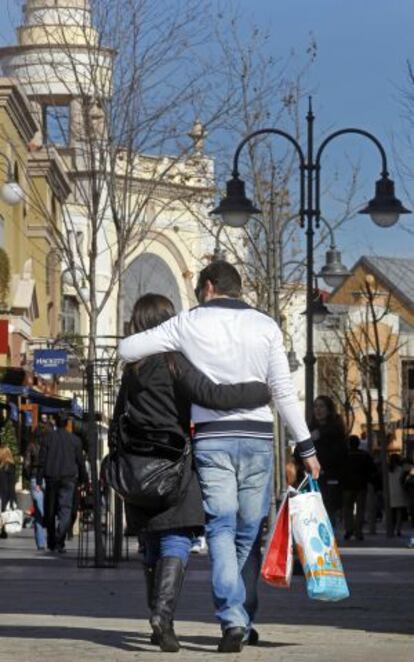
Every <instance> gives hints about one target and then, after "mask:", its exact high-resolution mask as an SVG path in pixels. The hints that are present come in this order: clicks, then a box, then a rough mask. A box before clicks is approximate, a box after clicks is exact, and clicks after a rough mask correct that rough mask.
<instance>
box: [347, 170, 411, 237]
mask: <svg viewBox="0 0 414 662" xmlns="http://www.w3.org/2000/svg"><path fill="white" fill-rule="evenodd" d="M359 213H360V214H369V215H370V217H371V219H372V220H373V221H374V223H375V225H378V226H379V227H381V228H389V227H391V226H392V225H395V223H397V221H398V219H399V217H400V214H411V212H410V210H409V209H406V207H404V205H403V204H402V202H401V200H399V199H398V198H396V197H395V192H394V182H393V181H392V179H390V178H389V177H388V176H387V175H386V174H383V175H382V177H381V179H378V180H377V181H376V182H375V196H374V197H373V198H372V200H370V201H369V202H368V204H367V206H366V207H364V209H361V211H360V212H359Z"/></svg>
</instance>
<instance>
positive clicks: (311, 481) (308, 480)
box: [296, 474, 320, 492]
mask: <svg viewBox="0 0 414 662" xmlns="http://www.w3.org/2000/svg"><path fill="white" fill-rule="evenodd" d="M306 484H307V486H308V488H309V492H320V489H319V483H318V481H317V480H316V479H315V478H312V476H311V474H306V476H305V478H304V479H303V480H302V482H301V483H300V485H299V486H298V487H297V488H296V489H297V491H298V492H300V491H302V490H303V489H304V488H305V486H306Z"/></svg>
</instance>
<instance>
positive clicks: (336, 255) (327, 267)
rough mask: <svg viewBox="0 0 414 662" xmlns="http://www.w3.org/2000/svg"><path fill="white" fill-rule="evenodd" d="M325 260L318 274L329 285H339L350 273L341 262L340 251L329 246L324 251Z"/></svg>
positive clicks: (334, 286)
mask: <svg viewBox="0 0 414 662" xmlns="http://www.w3.org/2000/svg"><path fill="white" fill-rule="evenodd" d="M325 260H326V262H325V264H324V266H323V267H322V269H321V271H320V273H319V274H318V276H320V277H321V278H323V280H324V281H325V283H326V284H327V285H328V286H329V287H333V288H336V287H339V285H341V283H342V281H343V280H344V279H345V278H347V277H348V276H350V274H351V272H350V271H348V269H347V268H346V267H345V265H344V264H342V261H341V252H340V251H338V250H336V248H335V247H332V246H331V248H330V249H329V251H326V257H325Z"/></svg>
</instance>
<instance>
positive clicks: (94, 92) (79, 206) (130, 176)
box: [0, 0, 213, 336]
mask: <svg viewBox="0 0 414 662" xmlns="http://www.w3.org/2000/svg"><path fill="white" fill-rule="evenodd" d="M115 57H116V55H115V53H114V52H113V51H111V50H110V49H108V48H105V47H103V46H102V45H101V44H100V39H99V34H98V33H97V31H96V30H95V28H94V27H93V23H92V17H91V9H90V5H89V2H88V0H27V2H26V3H25V6H24V9H23V22H22V25H21V27H19V28H18V31H17V44H16V45H14V46H9V47H6V48H2V49H0V64H1V66H2V69H3V72H4V73H5V74H6V75H8V76H10V77H13V78H15V79H17V80H18V81H19V82H20V84H21V85H22V86H23V88H24V90H25V93H26V94H27V96H28V98H29V100H30V103H31V107H32V113H33V115H34V118H35V120H36V122H37V125H38V130H37V131H36V133H35V135H34V136H32V138H31V139H30V140H31V145H32V148H33V151H34V153H35V154H36V155H37V156H38V158H39V154H40V152H41V151H42V150H45V151H46V153H49V151H50V149H51V147H53V148H54V149H56V151H57V152H58V153H59V155H60V157H61V158H62V160H63V162H64V163H65V167H66V171H67V175H68V177H69V179H70V180H71V182H72V193H71V196H70V197H69V199H68V201H67V203H66V204H65V205H64V210H63V213H64V215H65V227H66V231H67V235H68V236H67V241H68V242H69V243H70V242H72V243H73V246H74V249H73V253H72V255H73V260H70V259H69V260H68V259H66V263H65V260H63V261H62V263H61V267H60V268H61V274H62V276H61V280H62V296H63V299H62V318H61V319H62V322H63V323H62V325H61V327H62V328H61V331H62V332H63V333H64V334H65V333H66V334H79V335H87V333H88V319H89V318H88V316H87V315H86V314H85V309H86V306H87V303H88V301H87V292H86V291H85V290H87V287H88V251H89V250H90V246H91V242H93V241H94V240H95V235H94V230H93V227H92V226H93V225H94V223H93V214H91V209H90V204H89V202H90V200H89V199H88V198H87V194H86V195H82V192H85V191H86V190H87V189H88V187H89V186H90V182H91V178H92V175H91V172H92V171H93V170H94V169H93V167H92V164H91V160H92V161H93V160H94V159H96V158H98V159H100V160H99V168H96V167H95V170H96V169H99V170H101V171H102V170H108V169H110V175H111V176H112V177H113V178H115V179H116V181H117V183H118V184H119V190H120V191H121V192H126V195H127V198H128V206H129V208H130V209H133V210H137V209H140V213H139V214H138V213H137V214H136V216H137V221H138V217H140V220H139V222H140V223H141V224H142V226H145V232H141V233H140V232H135V231H134V232H133V233H131V236H130V240H129V244H128V245H127V246H125V251H124V253H125V259H124V262H123V265H122V273H123V276H122V281H121V282H122V284H123V287H122V288H121V290H122V292H121V294H120V293H119V287H118V282H114V280H113V278H112V276H113V274H114V270H115V267H114V264H116V260H114V255H113V247H114V246H115V245H116V244H117V242H119V237H118V236H117V234H116V231H115V228H114V215H113V210H111V200H113V198H114V195H113V191H112V190H111V189H110V188H107V189H105V185H104V186H103V188H102V189H101V191H100V200H101V202H100V209H99V210H98V214H99V226H100V231H99V236H98V238H97V242H98V248H97V255H98V257H97V262H96V283H95V286H96V295H97V305H98V306H100V307H101V308H102V310H101V312H100V314H99V324H98V329H99V334H102V336H116V335H119V333H120V330H122V329H123V327H124V325H125V322H127V321H128V319H129V315H130V312H131V308H132V305H133V302H134V301H135V299H136V298H137V296H139V295H140V294H142V293H144V292H146V291H155V292H160V293H163V294H166V295H167V296H169V297H171V298H172V299H173V301H174V303H175V305H176V308H177V309H178V310H179V309H181V308H187V307H189V306H191V305H192V304H194V302H195V300H194V293H193V291H194V278H195V276H196V272H197V271H198V270H199V268H200V266H202V256H203V255H205V254H206V253H208V252H209V251H210V252H211V248H210V247H209V236H208V233H206V232H203V231H202V230H201V225H200V224H199V222H198V219H199V218H200V217H202V218H203V219H205V218H207V211H206V206H207V204H209V203H210V201H211V198H212V195H213V165H212V161H211V160H210V159H209V158H207V157H205V155H204V154H203V137H204V132H203V127H202V126H201V124H200V122H196V123H195V124H194V126H193V129H192V131H191V132H190V139H191V141H192V142H191V143H190V148H189V149H188V151H187V153H186V155H185V156H183V157H182V158H177V157H173V156H164V155H157V156H151V155H143V154H134V155H132V157H131V154H130V153H126V151H124V152H123V151H122V149H121V148H120V149H119V150H118V152H117V154H116V159H115V160H111V159H110V158H108V159H107V158H106V155H105V154H102V153H99V154H98V152H99V150H96V151H94V150H92V149H91V140H90V135H91V131H93V132H95V134H94V135H96V137H97V141H96V142H97V144H98V143H99V144H105V143H107V144H108V145H109V140H108V127H107V117H106V116H105V112H104V111H103V110H102V109H103V107H104V106H105V103H106V102H107V101H108V100H110V99H111V95H112V93H113V92H112V75H113V65H114V58H115ZM87 104H88V107H89V110H88V113H87V114H85V107H86V105H87ZM86 125H87V126H86ZM99 141H100V142H99ZM191 145H192V147H191ZM37 150H39V151H37ZM97 154H98V156H97ZM106 174H108V173H106ZM108 181H109V180H108ZM125 181H127V183H126V184H125ZM108 186H109V185H108ZM95 225H96V223H95ZM66 257H67V256H66ZM68 262H72V264H70V265H69V266H70V273H69V274H68V273H67V272H68ZM74 278H75V279H79V282H78V283H77V284H78V287H77V288H76V287H74V286H73V285H74V283H73V279H74ZM80 285H82V289H83V290H84V291H85V297H83V296H79V289H80V287H79V286H80ZM120 317H122V319H120Z"/></svg>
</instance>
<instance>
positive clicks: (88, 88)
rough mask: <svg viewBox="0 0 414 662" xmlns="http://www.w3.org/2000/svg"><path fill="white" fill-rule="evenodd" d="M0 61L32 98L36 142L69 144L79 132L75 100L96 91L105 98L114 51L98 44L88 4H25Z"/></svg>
mask: <svg viewBox="0 0 414 662" xmlns="http://www.w3.org/2000/svg"><path fill="white" fill-rule="evenodd" d="M0 63H1V65H2V70H3V73H4V74H5V75H6V76H8V77H10V78H14V79H17V80H18V81H19V82H20V84H21V85H22V86H23V87H24V90H25V92H26V94H27V96H28V97H29V99H30V100H31V103H32V107H33V112H34V113H35V115H36V118H37V122H38V124H39V126H40V127H41V129H42V130H41V133H40V134H39V135H38V141H39V143H40V144H42V143H49V142H53V143H55V144H57V146H58V147H59V146H69V145H68V143H69V142H71V143H73V142H74V141H76V139H77V138H78V137H79V133H80V128H79V102H78V100H79V98H80V97H85V95H87V94H88V93H90V94H91V97H96V96H97V89H98V88H99V94H100V95H101V96H109V95H110V90H111V78H112V67H113V52H112V51H111V50H110V49H105V48H103V47H101V45H100V44H99V35H98V33H97V31H96V29H95V28H94V27H93V25H92V18H91V8H90V4H89V0H26V4H25V5H24V7H23V23H22V25H21V26H20V27H19V28H18V29H17V44H16V45H15V46H8V47H5V48H0ZM65 143H66V144H65Z"/></svg>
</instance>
